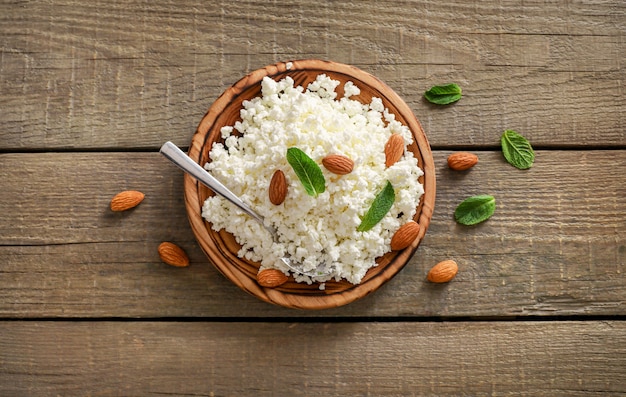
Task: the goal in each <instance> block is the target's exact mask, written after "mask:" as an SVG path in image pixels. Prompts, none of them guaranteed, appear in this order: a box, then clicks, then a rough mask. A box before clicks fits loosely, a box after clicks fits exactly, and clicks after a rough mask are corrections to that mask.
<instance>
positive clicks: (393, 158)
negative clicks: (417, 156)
mask: <svg viewBox="0 0 626 397" xmlns="http://www.w3.org/2000/svg"><path fill="white" fill-rule="evenodd" d="M403 154H404V138H403V137H402V135H400V134H393V135H391V136H390V137H389V140H388V141H387V144H386V145H385V166H387V167H391V166H392V165H394V164H395V163H396V162H397V161H398V160H400V157H402V155H403Z"/></svg>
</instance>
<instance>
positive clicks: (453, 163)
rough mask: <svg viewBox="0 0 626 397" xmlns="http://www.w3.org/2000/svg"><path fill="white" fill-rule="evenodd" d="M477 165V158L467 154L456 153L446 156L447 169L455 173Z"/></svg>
mask: <svg viewBox="0 0 626 397" xmlns="http://www.w3.org/2000/svg"><path fill="white" fill-rule="evenodd" d="M476 163H478V156H476V155H475V154H472V153H467V152H456V153H452V154H451V155H449V156H448V167H450V168H451V169H453V170H455V171H465V170H469V169H470V168H472V167H473V166H475V165H476Z"/></svg>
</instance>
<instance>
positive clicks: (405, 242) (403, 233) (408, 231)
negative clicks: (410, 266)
mask: <svg viewBox="0 0 626 397" xmlns="http://www.w3.org/2000/svg"><path fill="white" fill-rule="evenodd" d="M419 232H420V225H419V224H417V222H415V221H408V222H407V223H405V224H404V225H402V226H400V228H399V229H398V230H396V232H395V233H394V234H393V237H392V238H391V249H392V250H394V251H397V250H401V249H405V248H406V247H408V246H409V245H411V243H412V242H413V241H415V239H416V238H417V235H418V234H419Z"/></svg>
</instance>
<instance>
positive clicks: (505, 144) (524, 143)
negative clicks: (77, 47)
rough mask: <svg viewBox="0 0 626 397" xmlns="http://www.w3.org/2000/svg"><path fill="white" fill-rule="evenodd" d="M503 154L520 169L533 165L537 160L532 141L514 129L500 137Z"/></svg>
mask: <svg viewBox="0 0 626 397" xmlns="http://www.w3.org/2000/svg"><path fill="white" fill-rule="evenodd" d="M500 143H501V144H502V154H504V158H505V159H506V161H508V162H509V164H511V165H513V166H514V167H517V168H519V169H520V170H525V169H528V168H530V167H532V165H533V162H534V161H535V152H534V151H533V148H532V146H531V145H530V142H528V140H527V139H526V138H524V137H523V136H521V135H520V134H518V133H517V132H515V131H513V130H506V131H504V133H503V134H502V138H500Z"/></svg>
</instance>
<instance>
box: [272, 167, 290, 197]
mask: <svg viewBox="0 0 626 397" xmlns="http://www.w3.org/2000/svg"><path fill="white" fill-rule="evenodd" d="M268 194H269V197H270V201H271V202H272V204H274V205H280V204H282V202H283V201H285V197H286V196H287V179H286V178H285V173H284V172H282V171H281V170H276V171H275V172H274V175H272V180H271V181H270V186H269V188H268Z"/></svg>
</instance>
